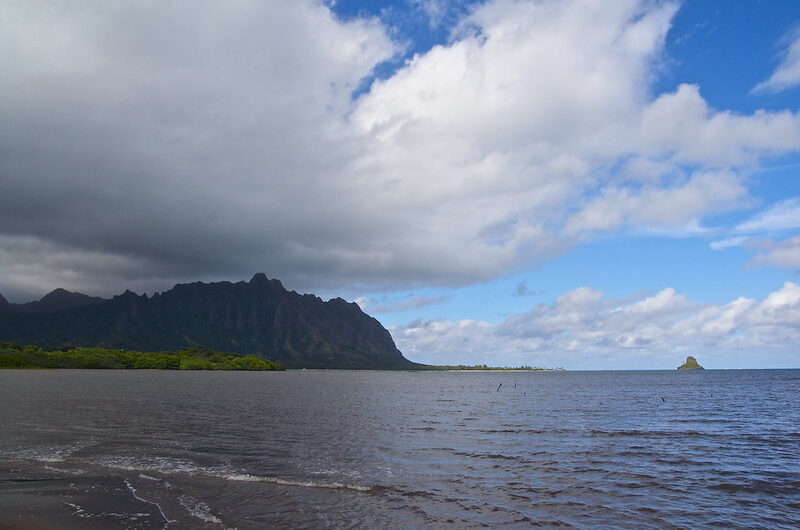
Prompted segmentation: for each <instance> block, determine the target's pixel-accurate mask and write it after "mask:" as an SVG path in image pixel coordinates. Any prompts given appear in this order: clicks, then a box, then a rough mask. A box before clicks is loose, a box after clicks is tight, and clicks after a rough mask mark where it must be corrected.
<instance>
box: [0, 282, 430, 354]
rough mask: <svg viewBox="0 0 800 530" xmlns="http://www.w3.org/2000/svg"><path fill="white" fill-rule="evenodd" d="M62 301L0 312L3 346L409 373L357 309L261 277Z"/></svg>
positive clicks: (383, 333) (378, 328)
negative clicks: (195, 355) (239, 357)
mask: <svg viewBox="0 0 800 530" xmlns="http://www.w3.org/2000/svg"><path fill="white" fill-rule="evenodd" d="M56 291H59V290H56ZM56 291H54V292H56ZM61 291H63V292H61ZM61 291H59V292H58V293H57V295H56V296H54V297H51V301H52V300H55V299H59V297H60V298H61V299H63V300H67V301H72V303H73V304H78V305H73V306H72V307H68V308H61V309H53V308H54V307H56V306H57V304H41V301H42V300H44V299H45V298H47V297H48V296H50V295H51V294H53V293H50V294H48V295H46V296H45V297H44V298H43V299H42V300H40V301H39V305H35V306H34V305H31V304H36V302H32V303H29V304H5V305H4V304H2V302H0V340H8V341H13V342H18V343H26V344H36V345H39V346H96V347H105V348H126V349H132V350H143V351H144V350H146V351H159V350H177V349H180V348H184V347H194V346H203V347H207V348H212V349H215V350H219V351H228V352H232V353H242V354H255V355H258V356H260V357H263V358H265V359H270V360H277V361H281V362H283V363H284V364H285V365H286V366H287V367H288V368H348V369H359V368H365V369H381V368H391V369H397V368H399V369H402V368H413V367H414V366H416V365H415V364H414V363H412V362H411V361H409V360H407V359H406V358H405V357H403V355H402V353H401V352H400V351H399V350H398V349H397V347H396V346H395V344H394V341H393V339H392V337H391V335H390V334H389V332H388V331H387V330H386V329H385V328H384V327H383V326H382V325H381V324H380V323H379V322H378V321H377V320H376V319H374V318H373V317H371V316H369V315H367V314H366V313H364V312H363V311H361V308H360V307H359V306H358V305H357V304H355V303H348V302H346V301H345V300H343V299H341V298H334V299H331V300H329V301H327V302H326V301H323V300H322V299H321V298H319V297H318V296H315V295H311V294H304V295H301V294H298V293H296V292H295V291H288V290H286V289H285V288H284V287H283V284H281V282H280V281H279V280H276V279H268V278H267V276H266V275H265V274H264V273H258V274H256V275H254V276H253V278H252V279H251V280H250V281H249V282H244V281H239V282H236V283H232V282H227V281H225V282H211V283H202V282H193V283H184V284H177V285H175V286H174V287H173V288H172V289H170V290H168V291H165V292H163V293H155V294H154V295H152V296H151V297H148V296H147V295H146V294H141V295H139V294H136V293H134V292H132V291H130V290H126V291H125V292H124V293H122V294H120V295H116V296H114V297H112V298H111V299H108V300H105V299H99V300H101V301H99V302H98V301H97V300H98V299H96V298H94V297H89V296H86V295H82V294H80V293H70V292H69V291H64V290H61ZM64 293H68V294H67V295H65V294H64ZM80 304H83V305H80ZM15 306H16V307H15ZM18 306H26V307H27V308H28V310H27V311H20V310H18ZM9 308H11V309H9Z"/></svg>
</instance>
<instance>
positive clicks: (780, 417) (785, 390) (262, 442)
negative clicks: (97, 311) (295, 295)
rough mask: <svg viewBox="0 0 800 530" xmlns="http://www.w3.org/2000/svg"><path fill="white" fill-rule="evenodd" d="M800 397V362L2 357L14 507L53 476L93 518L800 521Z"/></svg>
mask: <svg viewBox="0 0 800 530" xmlns="http://www.w3.org/2000/svg"><path fill="white" fill-rule="evenodd" d="M500 383H503V384H502V386H501V387H500V388H499V389H498V385H499V384H500ZM798 396H800V371H796V370H787V371H781V370H758V371H712V370H707V371H704V372H690V373H687V372H677V371H669V372H666V371H665V372H545V373H542V372H481V373H476V372H468V373H412V372H337V371H334V372H327V371H303V372H283V373H270V372H152V371H136V372H122V371H4V372H0V399H2V402H3V407H2V409H0V425H2V426H3V427H2V429H1V430H0V486H2V487H3V488H5V489H0V507H2V503H3V498H4V497H5V499H6V500H8V499H9V498H10V495H11V493H10V492H11V491H12V490H13V491H15V492H19V491H20V488H22V486H20V485H19V484H22V482H20V481H22V480H30V479H36V480H40V481H50V482H49V483H48V484H50V485H51V486H52V488H53V490H52V491H53V495H55V496H60V498H61V502H62V504H63V506H64V507H63V509H64V510H69V511H70V512H71V514H72V516H73V521H75V524H76V527H77V528H80V521H86V520H89V519H91V520H93V521H102V522H104V523H107V524H112V523H114V524H117V523H118V524H120V525H122V526H121V527H127V528H134V527H136V528H150V527H159V528H161V527H169V528H180V527H186V528H194V527H198V526H199V527H203V526H205V527H208V528H221V527H238V528H259V527H263V526H268V525H292V526H314V527H318V526H328V527H338V526H353V525H355V526H363V527H398V526H412V527H414V526H416V527H425V526H434V527H438V526H443V525H446V524H448V523H453V524H454V525H455V526H458V527H469V526H482V525H490V526H495V525H514V524H516V525H519V526H520V527H524V526H528V525H531V524H542V525H574V526H595V525H605V526H617V527H618V526H628V527H640V526H642V525H645V526H670V525H675V526H689V527H696V526H702V525H709V526H712V525H715V526H724V527H770V528H774V527H776V526H786V527H791V526H797V525H798V524H800V515H798V514H800V403H798V401H799V400H800V398H798ZM12 480H13V481H16V482H14V483H13V484H15V485H14V486H13V487H12V486H10V485H9V484H12V482H11V481H12ZM58 481H62V482H58ZM25 484H27V485H26V486H25V487H28V488H29V489H31V488H34V489H35V488H36V487H39V488H40V489H41V488H43V487H44V485H43V484H42V485H39V486H35V485H34V486H31V483H30V482H26V483H25ZM70 484H71V486H70ZM56 486H58V487H56ZM70 488H71V489H70ZM101 492H105V493H103V494H101ZM81 503H83V504H81ZM125 503H128V504H125ZM89 504H91V506H89ZM123 505H125V506H127V507H125V506H123ZM126 510H127V511H126ZM109 514H116V516H120V514H122V515H125V516H129V518H128V519H127V520H126V521H127V522H124V521H121V520H117V519H114V517H112V516H111V515H109ZM120 517H121V516H120ZM92 518H93V519H92ZM115 521H116V523H115Z"/></svg>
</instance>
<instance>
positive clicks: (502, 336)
mask: <svg viewBox="0 0 800 530" xmlns="http://www.w3.org/2000/svg"><path fill="white" fill-rule="evenodd" d="M391 332H392V336H393V337H394V338H395V341H396V342H397V344H398V347H399V348H400V349H401V350H402V351H403V353H404V354H405V355H406V356H407V357H408V358H410V359H412V360H414V361H417V362H424V363H431V364H456V363H462V364H483V363H487V362H488V363H491V364H496V365H505V366H519V365H523V364H527V365H539V366H545V367H555V366H564V367H567V368H578V369H580V368H587V369H591V368H599V367H604V368H645V367H648V368H653V367H661V368H674V367H675V366H677V364H680V362H682V361H683V358H684V357H685V356H686V355H688V354H696V355H697V356H698V359H699V360H700V361H701V363H702V364H706V365H707V366H708V367H713V368H737V367H753V366H761V367H782V366H784V367H785V366H791V365H794V364H795V363H796V345H797V344H800V285H798V284H796V283H793V282H786V283H785V284H784V285H783V287H781V288H780V289H779V290H777V291H775V292H773V293H770V294H769V296H767V297H766V298H765V299H764V300H761V301H758V300H753V299H749V298H743V297H740V298H737V299H736V300H733V301H732V302H730V303H728V304H725V305H713V304H699V303H695V302H692V301H690V300H689V299H688V298H687V297H686V296H684V295H681V294H678V293H676V292H675V290H674V289H671V288H667V289H664V290H662V291H660V292H658V293H656V294H654V295H650V296H633V297H631V298H629V299H625V300H614V299H609V298H606V297H605V296H604V295H603V293H602V292H601V291H598V290H595V289H592V288H589V287H580V288H578V289H575V290H573V291H569V292H566V293H564V294H563V295H562V296H561V297H559V298H558V299H557V300H556V301H555V302H554V303H552V304H540V305H537V306H535V307H534V308H533V309H532V310H531V311H530V312H527V313H522V314H518V315H514V316H512V317H510V318H509V319H507V320H506V321H504V322H502V323H500V324H492V323H489V322H482V321H474V320H461V321H446V320H430V321H422V320H418V321H415V322H411V323H410V324H408V325H406V326H397V327H394V328H392V329H391ZM676 363H677V364H676ZM673 365H674V366H673Z"/></svg>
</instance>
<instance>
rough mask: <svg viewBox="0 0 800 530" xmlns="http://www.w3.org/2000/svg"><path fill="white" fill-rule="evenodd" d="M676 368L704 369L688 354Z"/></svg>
mask: <svg viewBox="0 0 800 530" xmlns="http://www.w3.org/2000/svg"><path fill="white" fill-rule="evenodd" d="M678 370H705V368H703V367H702V366H700V365H699V364H697V359H695V358H694V357H692V356H691V355H689V356H688V357H686V362H685V363H683V364H682V365H680V366H679V367H678Z"/></svg>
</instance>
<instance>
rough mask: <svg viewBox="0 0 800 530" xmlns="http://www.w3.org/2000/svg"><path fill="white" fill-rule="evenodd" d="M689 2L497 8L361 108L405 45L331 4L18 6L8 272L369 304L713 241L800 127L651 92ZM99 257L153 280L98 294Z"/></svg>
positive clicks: (502, 0) (7, 76)
mask: <svg viewBox="0 0 800 530" xmlns="http://www.w3.org/2000/svg"><path fill="white" fill-rule="evenodd" d="M426 5H427V6H428V7H429V8H430V9H433V8H434V7H436V6H438V5H440V4H438V3H437V2H434V3H427V4H426ZM676 10H677V7H676V4H672V3H667V2H664V3H659V2H649V1H644V0H641V1H640V0H624V1H618V2H610V3H609V2H605V3H604V2H595V1H589V0H570V1H540V2H523V1H512V0H496V1H490V2H487V3H486V4H485V5H483V6H480V7H478V8H476V9H475V10H474V11H473V12H472V13H471V14H470V15H468V16H467V17H466V18H464V19H463V20H462V21H461V24H459V25H458V28H457V30H456V31H455V32H454V34H453V37H452V42H451V43H450V44H448V45H445V46H435V47H434V48H433V49H431V50H430V51H429V52H427V53H425V54H422V55H419V56H417V57H414V58H413V59H411V60H410V61H409V62H408V63H407V64H405V65H404V66H403V67H402V68H400V69H399V70H398V71H397V72H396V73H395V74H394V75H392V76H390V77H389V78H388V79H384V80H381V81H377V82H375V83H374V84H373V85H372V87H371V88H370V90H369V91H368V92H366V93H364V94H362V95H361V96H360V97H358V98H357V99H356V100H353V99H352V93H353V91H354V90H356V88H358V87H360V86H361V83H362V82H363V80H364V79H365V78H367V77H369V76H370V74H371V72H372V71H373V69H374V68H375V66H376V65H377V64H379V63H381V62H382V61H384V60H387V59H389V58H391V57H394V56H395V55H396V54H397V53H398V50H399V46H398V45H396V44H394V43H392V41H391V40H390V38H389V35H390V34H391V30H390V28H385V27H382V26H381V25H380V24H379V23H378V22H377V21H375V20H362V19H352V20H348V21H342V20H339V19H337V18H336V17H334V16H333V15H332V13H331V12H330V10H329V8H328V6H327V5H326V4H324V3H322V2H319V1H313V0H301V1H296V2H282V1H278V0H272V1H254V0H253V1H248V0H237V1H233V2H226V3H225V4H224V6H220V5H219V3H217V2H212V1H207V0H202V1H195V2H188V1H176V2H170V3H168V4H164V3H161V2H151V3H136V4H129V3H123V4H116V3H109V4H105V3H104V4H102V5H99V6H96V5H92V6H88V5H84V4H78V5H68V6H67V5H66V4H65V5H63V6H61V5H60V4H58V5H56V4H52V5H48V6H44V5H39V4H31V3H29V2H22V1H19V2H16V1H12V2H4V3H3V4H2V5H0V18H2V20H4V21H7V22H8V23H5V24H4V29H5V30H6V31H3V32H2V33H0V68H2V71H3V83H0V101H3V105H0V122H2V123H3V127H2V128H0V173H1V174H2V175H3V179H2V181H0V235H4V236H5V237H10V238H32V239H34V240H37V241H39V242H40V243H41V244H39V245H38V247H37V248H38V249H39V253H38V254H36V255H34V254H18V255H16V256H13V257H10V256H9V255H8V254H4V256H5V257H4V258H3V257H0V270H7V269H8V265H9V264H11V263H12V262H14V263H16V262H18V261H19V260H20V259H21V258H22V257H23V256H28V258H29V260H30V261H29V262H28V264H29V265H31V266H33V265H35V264H39V265H41V266H42V267H45V269H46V270H42V271H41V272H40V273H37V274H38V275H37V278H41V277H43V276H46V275H47V274H50V275H52V276H53V277H60V276H59V274H58V270H57V269H56V268H55V267H54V266H48V265H47V264H49V263H52V260H51V259H50V258H51V255H50V253H51V252H52V250H51V249H53V248H64V249H69V250H70V252H72V253H73V255H74V256H76V258H75V259H76V261H75V263H74V264H73V266H72V268H71V270H73V271H74V277H73V279H72V281H71V282H69V283H67V284H63V285H62V286H63V287H66V288H78V287H81V288H83V286H85V285H87V284H91V283H92V281H93V280H95V281H96V282H97V283H96V284H95V285H96V287H95V288H93V289H87V290H88V291H90V292H89V294H111V293H112V292H114V291H117V290H120V289H121V288H122V286H121V285H120V284H122V285H123V286H131V285H140V286H145V287H147V288H149V289H154V288H165V287H168V286H169V284H171V283H172V282H173V280H174V279H175V278H178V279H186V280H188V279H197V278H208V279H212V278H242V277H245V278H246V277H248V276H249V275H251V274H252V273H253V272H254V271H258V270H264V271H266V272H267V273H268V274H269V275H270V276H274V277H278V278H281V279H282V280H283V281H284V282H285V283H286V284H287V285H289V286H290V287H292V288H296V289H301V290H319V289H326V288H327V289H331V288H346V287H349V288H353V289H357V288H364V289H365V290H367V289H369V290H371V291H373V292H374V291H375V290H379V289H389V290H393V289H412V288H417V287H419V286H423V285H442V286H443V285H451V286H452V285H464V284H469V283H474V282H478V281H486V280H490V279H492V278H495V277H497V276H499V275H503V274H508V273H509V272H512V271H519V270H521V269H525V268H531V267H534V266H536V265H537V264H540V263H543V262H545V261H548V260H551V259H553V258H554V257H556V256H558V255H560V254H561V253H563V252H564V251H566V250H567V249H568V248H569V247H570V245H572V244H573V243H574V242H575V241H576V240H577V239H579V238H580V237H591V236H592V234H594V233H595V232H597V231H608V230H622V229H626V228H634V229H637V228H639V229H642V228H644V229H647V230H651V231H653V232H657V231H658V230H666V231H675V230H683V229H684V227H690V228H691V227H693V226H694V227H695V228H696V229H698V230H700V229H702V219H703V218H704V216H707V215H709V214H710V213H717V212H721V211H725V210H729V209H731V208H737V207H740V206H741V205H742V204H745V203H746V202H747V201H748V198H749V196H748V189H747V186H746V181H745V180H744V178H743V171H745V169H743V168H751V167H752V166H753V165H754V164H757V163H758V160H759V159H760V158H761V157H763V156H767V155H771V154H774V153H784V152H795V151H797V150H798V149H800V120H798V117H797V116H796V115H795V114H792V113H789V112H757V113H754V114H752V115H747V116H742V115H735V114H732V113H730V112H725V111H721V112H718V111H715V110H713V109H710V108H709V107H708V105H707V104H706V102H705V101H704V100H703V98H702V96H701V95H700V92H699V90H698V88H697V87H694V86H691V85H682V86H680V87H679V88H678V89H677V90H676V91H675V92H674V93H670V94H661V95H656V96H654V95H652V94H651V93H650V90H651V83H652V80H653V78H654V75H655V72H656V71H657V68H658V67H659V63H660V61H661V55H662V53H663V47H664V40H665V36H666V34H667V32H668V30H669V28H670V24H671V20H672V17H673V16H674V14H675V12H676ZM620 167H622V169H621V170H619V171H618V170H617V168H620ZM687 167H688V168H687ZM81 256H82V257H81ZM96 256H103V257H104V258H107V259H108V260H110V261H112V262H115V263H116V262H125V263H127V264H128V265H126V266H125V267H122V268H126V270H127V269H130V270H138V271H139V272H138V273H137V274H136V275H135V277H133V278H131V277H129V276H126V275H122V274H119V275H116V276H114V275H111V274H109V275H108V276H107V277H106V276H102V277H98V276H97V275H95V274H93V272H92V271H93V270H95V269H94V268H93V263H96V261H95V260H94V257H96ZM3 260H5V261H3ZM109 270H111V269H109ZM164 271H166V272H164ZM19 281H21V280H20V279H19V277H16V276H15V277H13V278H12V277H11V276H9V275H8V274H0V291H8V289H10V288H11V287H12V286H13V285H16V284H17V283H18V282H19ZM35 283H36V282H35V281H34V280H33V276H31V277H30V278H27V279H26V280H25V284H26V285H34V284H35ZM362 292H363V291H362ZM39 294H41V293H39Z"/></svg>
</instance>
